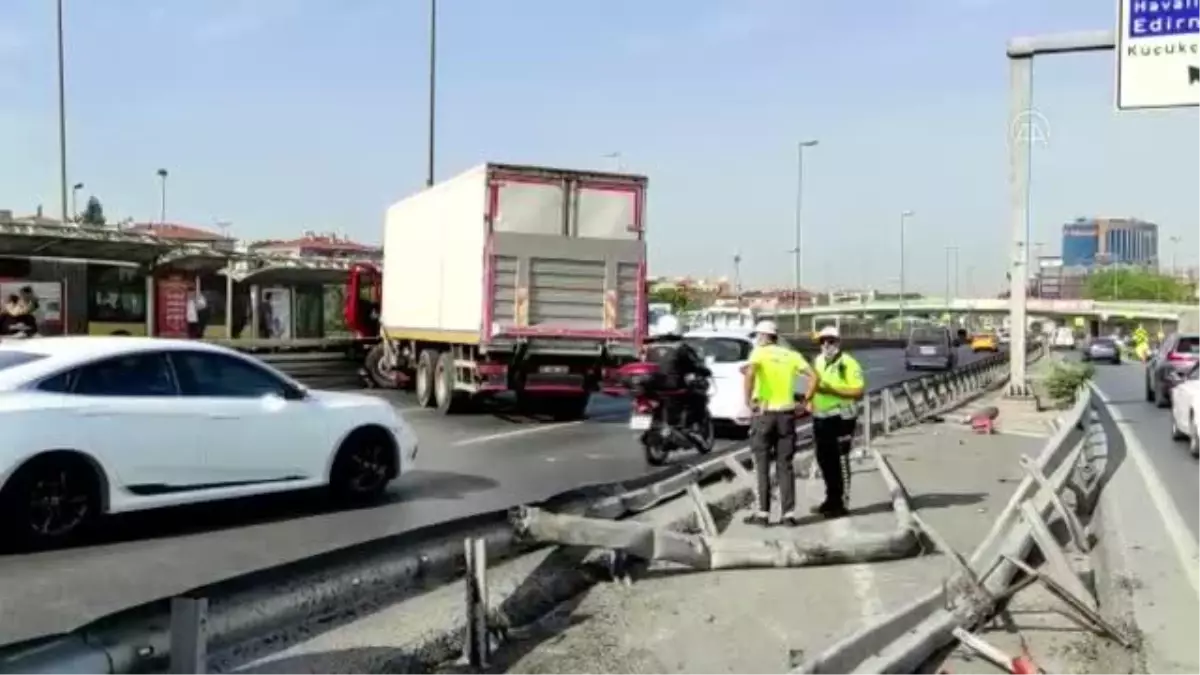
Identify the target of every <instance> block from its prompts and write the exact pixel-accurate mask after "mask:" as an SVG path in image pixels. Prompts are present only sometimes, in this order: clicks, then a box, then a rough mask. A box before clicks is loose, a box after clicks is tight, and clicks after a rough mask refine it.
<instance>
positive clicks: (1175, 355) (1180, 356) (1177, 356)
mask: <svg viewBox="0 0 1200 675" xmlns="http://www.w3.org/2000/svg"><path fill="white" fill-rule="evenodd" d="M1167 360H1168V361H1174V362H1175V363H1191V362H1192V361H1195V360H1196V355H1195V354H1184V353H1182V352H1171V353H1170V354H1167Z"/></svg>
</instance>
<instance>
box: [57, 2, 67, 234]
mask: <svg viewBox="0 0 1200 675" xmlns="http://www.w3.org/2000/svg"><path fill="white" fill-rule="evenodd" d="M58 180H59V184H58V189H59V199H60V204H59V206H60V207H61V209H62V211H61V213H62V221H63V222H64V223H65V222H67V75H66V58H65V56H64V50H63V0H58Z"/></svg>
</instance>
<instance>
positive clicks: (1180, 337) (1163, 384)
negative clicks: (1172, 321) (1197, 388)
mask: <svg viewBox="0 0 1200 675" xmlns="http://www.w3.org/2000/svg"><path fill="white" fill-rule="evenodd" d="M1198 358H1200V335H1197V334H1196V333H1184V334H1180V333H1173V334H1171V335H1168V336H1167V338H1166V339H1165V340H1163V341H1162V344H1161V345H1159V346H1158V349H1157V350H1155V351H1154V352H1151V354H1150V358H1149V359H1147V361H1146V400H1147V401H1149V402H1151V403H1153V404H1155V405H1157V406H1158V407H1160V408H1166V407H1169V406H1170V405H1171V390H1172V389H1173V388H1174V387H1175V385H1177V384H1179V383H1180V382H1183V380H1184V379H1185V377H1186V375H1187V372H1188V371H1189V370H1191V368H1192V366H1193V365H1195V364H1196V361H1197V359H1198Z"/></svg>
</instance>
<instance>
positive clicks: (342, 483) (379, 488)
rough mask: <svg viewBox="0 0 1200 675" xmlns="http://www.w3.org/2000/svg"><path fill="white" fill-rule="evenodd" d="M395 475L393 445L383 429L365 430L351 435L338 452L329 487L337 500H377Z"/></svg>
mask: <svg viewBox="0 0 1200 675" xmlns="http://www.w3.org/2000/svg"><path fill="white" fill-rule="evenodd" d="M395 475H396V446H395V442H394V441H393V439H392V438H391V435H390V434H388V432H386V431H384V430H383V429H374V428H364V429H359V430H357V431H355V432H353V433H351V434H350V436H349V437H348V438H347V439H346V440H345V441H344V442H343V443H342V447H341V448H339V449H338V454H337V457H336V458H335V459H334V461H333V471H332V472H331V474H330V476H329V487H330V490H331V491H332V492H333V494H334V496H335V497H337V498H338V499H339V500H343V501H353V502H362V501H370V500H374V499H378V498H379V496H380V495H382V494H383V492H384V491H385V490H387V486H388V483H389V482H390V481H391V480H392V478H393V477H394V476H395Z"/></svg>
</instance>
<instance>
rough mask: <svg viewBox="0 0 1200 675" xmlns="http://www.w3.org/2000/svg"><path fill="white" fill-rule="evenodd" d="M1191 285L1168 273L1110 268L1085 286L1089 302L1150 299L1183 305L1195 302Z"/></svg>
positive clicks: (1098, 272) (1093, 277)
mask: <svg viewBox="0 0 1200 675" xmlns="http://www.w3.org/2000/svg"><path fill="white" fill-rule="evenodd" d="M1192 293H1193V289H1192V288H1191V286H1189V285H1188V284H1186V283H1184V282H1182V281H1180V280H1179V279H1176V278H1175V277H1171V276H1168V275H1166V274H1159V273H1158V272H1152V271H1149V270H1141V269H1129V268H1119V269H1108V270H1099V271H1097V272H1093V273H1092V274H1091V275H1089V276H1088V279H1087V282H1086V283H1085V284H1084V288H1083V295H1084V297H1086V298H1088V299H1089V300H1149V301H1152V302H1174V303H1183V302H1190V301H1191V300H1192Z"/></svg>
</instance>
